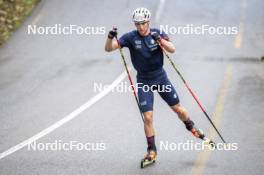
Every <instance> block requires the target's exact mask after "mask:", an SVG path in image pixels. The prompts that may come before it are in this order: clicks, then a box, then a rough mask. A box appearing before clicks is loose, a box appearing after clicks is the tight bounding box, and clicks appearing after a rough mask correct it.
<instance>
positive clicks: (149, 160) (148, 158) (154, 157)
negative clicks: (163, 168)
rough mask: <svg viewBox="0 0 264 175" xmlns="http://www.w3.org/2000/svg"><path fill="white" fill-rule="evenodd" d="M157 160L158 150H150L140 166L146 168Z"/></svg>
mask: <svg viewBox="0 0 264 175" xmlns="http://www.w3.org/2000/svg"><path fill="white" fill-rule="evenodd" d="M156 160H157V152H156V151H153V150H148V153H147V154H146V155H145V157H144V159H142V160H141V163H140V167H141V168H145V167H146V166H149V165H152V164H154V163H155V162H156Z"/></svg>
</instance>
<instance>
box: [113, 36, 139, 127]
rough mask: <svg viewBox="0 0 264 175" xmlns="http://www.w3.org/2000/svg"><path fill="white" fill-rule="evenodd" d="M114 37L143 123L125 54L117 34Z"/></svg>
mask: <svg viewBox="0 0 264 175" xmlns="http://www.w3.org/2000/svg"><path fill="white" fill-rule="evenodd" d="M115 38H116V41H117V43H118V46H119V51H120V54H121V58H122V60H123V63H124V66H125V69H126V72H127V76H128V79H129V82H130V85H131V87H132V90H133V94H134V97H135V100H136V102H137V106H138V109H139V112H140V115H141V118H142V121H143V123H144V116H143V114H142V112H141V109H140V105H139V101H138V98H137V94H136V91H135V87H134V84H133V81H132V78H131V76H130V73H129V70H128V67H127V63H126V59H125V56H124V53H123V50H122V48H121V46H120V43H119V41H118V37H117V35H116V36H115Z"/></svg>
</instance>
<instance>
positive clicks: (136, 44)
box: [135, 40, 142, 49]
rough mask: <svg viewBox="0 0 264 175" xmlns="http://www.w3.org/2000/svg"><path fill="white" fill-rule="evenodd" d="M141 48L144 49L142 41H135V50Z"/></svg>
mask: <svg viewBox="0 0 264 175" xmlns="http://www.w3.org/2000/svg"><path fill="white" fill-rule="evenodd" d="M141 48H142V41H141V40H135V49H141Z"/></svg>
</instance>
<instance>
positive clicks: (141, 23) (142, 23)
mask: <svg viewBox="0 0 264 175" xmlns="http://www.w3.org/2000/svg"><path fill="white" fill-rule="evenodd" d="M146 23H147V22H146V21H144V22H135V24H136V25H138V26H139V25H145V24H146Z"/></svg>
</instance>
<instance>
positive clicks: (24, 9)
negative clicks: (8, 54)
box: [0, 0, 39, 45]
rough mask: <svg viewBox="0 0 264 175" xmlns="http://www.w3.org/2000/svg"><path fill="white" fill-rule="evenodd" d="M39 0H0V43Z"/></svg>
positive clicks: (2, 42) (5, 39)
mask: <svg viewBox="0 0 264 175" xmlns="http://www.w3.org/2000/svg"><path fill="white" fill-rule="evenodd" d="M38 2H39V0H0V45H2V44H4V43H5V41H7V40H8V38H10V36H11V35H12V33H13V32H14V31H15V30H16V29H17V28H19V26H20V25H21V24H22V23H23V21H24V20H25V18H26V17H27V16H28V15H30V13H31V12H32V10H33V8H34V7H35V6H36V4H37V3H38Z"/></svg>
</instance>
